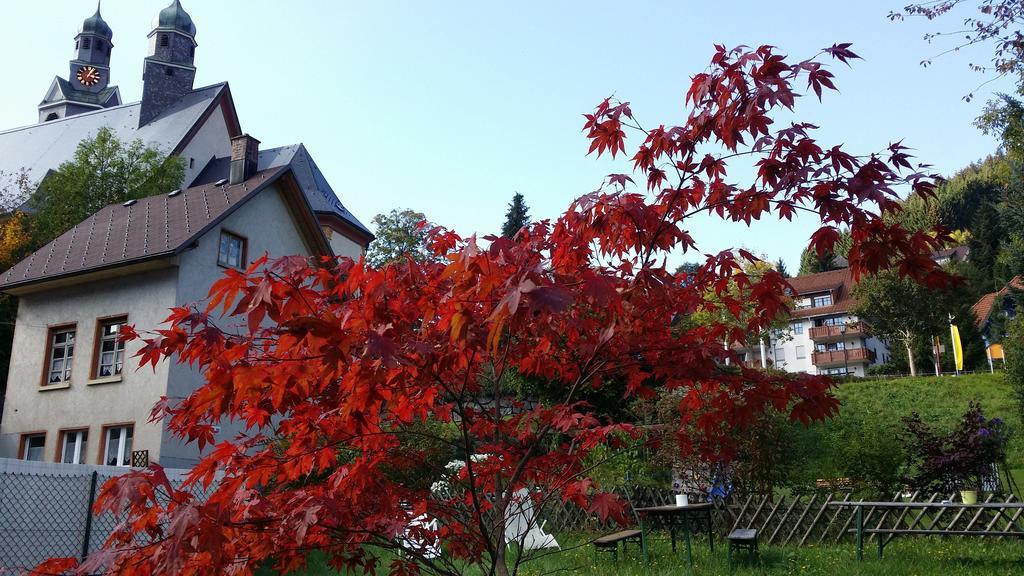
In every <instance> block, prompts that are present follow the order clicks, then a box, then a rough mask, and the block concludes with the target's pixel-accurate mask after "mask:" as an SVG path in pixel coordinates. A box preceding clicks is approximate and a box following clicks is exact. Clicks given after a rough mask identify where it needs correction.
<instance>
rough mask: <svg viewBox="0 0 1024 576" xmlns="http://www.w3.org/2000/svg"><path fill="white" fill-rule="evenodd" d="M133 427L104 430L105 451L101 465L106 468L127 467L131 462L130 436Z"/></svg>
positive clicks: (114, 427) (113, 427)
mask: <svg viewBox="0 0 1024 576" xmlns="http://www.w3.org/2000/svg"><path fill="white" fill-rule="evenodd" d="M133 428H134V426H131V425H127V426H110V427H108V428H107V429H106V431H107V433H106V449H105V450H104V452H103V454H104V456H103V463H104V464H106V465H107V466H128V465H129V464H131V462H132V434H133Z"/></svg>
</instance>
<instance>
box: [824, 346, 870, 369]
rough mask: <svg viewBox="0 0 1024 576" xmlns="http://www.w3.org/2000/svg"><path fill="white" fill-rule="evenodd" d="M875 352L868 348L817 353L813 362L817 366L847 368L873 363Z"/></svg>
mask: <svg viewBox="0 0 1024 576" xmlns="http://www.w3.org/2000/svg"><path fill="white" fill-rule="evenodd" d="M874 360H875V352H874V351H873V350H870V349H868V348H849V349H847V350H830V351H828V352H815V353H814V357H813V359H812V361H813V362H814V365H815V366H819V367H827V366H845V365H849V364H861V363H865V362H873V361H874Z"/></svg>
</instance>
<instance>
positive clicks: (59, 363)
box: [44, 327, 75, 384]
mask: <svg viewBox="0 0 1024 576" xmlns="http://www.w3.org/2000/svg"><path fill="white" fill-rule="evenodd" d="M49 345H50V346H49V354H47V361H48V363H47V370H46V382H45V383H44V384H60V383H62V382H68V381H70V380H71V364H72V361H73V360H74V356H75V329H74V328H66V327H65V328H51V329H50V340H49Z"/></svg>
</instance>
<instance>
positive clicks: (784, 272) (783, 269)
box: [775, 258, 790, 278]
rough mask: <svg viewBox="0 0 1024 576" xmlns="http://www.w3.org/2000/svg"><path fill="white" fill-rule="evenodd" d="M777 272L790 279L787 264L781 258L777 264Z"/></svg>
mask: <svg viewBox="0 0 1024 576" xmlns="http://www.w3.org/2000/svg"><path fill="white" fill-rule="evenodd" d="M775 271H776V272H778V273H779V275H781V276H782V277H783V278H789V277H790V273H789V270H787V269H786V263H785V262H784V261H783V260H782V258H779V259H778V260H777V261H776V262H775Z"/></svg>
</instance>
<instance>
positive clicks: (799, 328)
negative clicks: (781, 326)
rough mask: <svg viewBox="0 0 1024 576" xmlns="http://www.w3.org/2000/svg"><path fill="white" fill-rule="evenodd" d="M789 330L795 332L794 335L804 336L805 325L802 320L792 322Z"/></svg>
mask: <svg viewBox="0 0 1024 576" xmlns="http://www.w3.org/2000/svg"><path fill="white" fill-rule="evenodd" d="M789 329H790V331H792V332H793V334H803V333H804V323H803V322H802V321H800V320H797V321H795V322H790V323H789Z"/></svg>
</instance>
